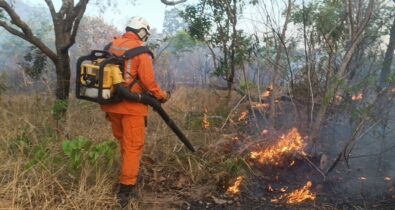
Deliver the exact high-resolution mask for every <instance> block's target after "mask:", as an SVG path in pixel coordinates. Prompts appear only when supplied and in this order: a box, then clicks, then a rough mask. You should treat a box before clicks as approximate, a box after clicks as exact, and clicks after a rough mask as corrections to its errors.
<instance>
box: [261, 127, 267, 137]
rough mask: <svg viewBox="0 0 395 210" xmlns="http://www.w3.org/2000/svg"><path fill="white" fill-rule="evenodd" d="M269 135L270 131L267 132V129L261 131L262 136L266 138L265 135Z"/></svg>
mask: <svg viewBox="0 0 395 210" xmlns="http://www.w3.org/2000/svg"><path fill="white" fill-rule="evenodd" d="M268 133H269V131H268V130H267V129H263V130H262V131H261V135H262V136H264V135H266V134H268Z"/></svg>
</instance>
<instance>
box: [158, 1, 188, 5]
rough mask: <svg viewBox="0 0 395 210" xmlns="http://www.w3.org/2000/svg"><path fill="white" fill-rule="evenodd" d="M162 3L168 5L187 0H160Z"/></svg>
mask: <svg viewBox="0 0 395 210" xmlns="http://www.w3.org/2000/svg"><path fill="white" fill-rule="evenodd" d="M160 1H161V2H162V3H163V4H166V5H169V6H174V5H176V4H180V3H184V2H186V1H187V0H178V1H168V0H160Z"/></svg>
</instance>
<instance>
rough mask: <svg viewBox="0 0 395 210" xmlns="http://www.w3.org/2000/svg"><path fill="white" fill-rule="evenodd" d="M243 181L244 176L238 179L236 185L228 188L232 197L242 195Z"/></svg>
mask: <svg viewBox="0 0 395 210" xmlns="http://www.w3.org/2000/svg"><path fill="white" fill-rule="evenodd" d="M243 179H244V177H243V176H239V177H237V179H236V181H235V183H234V184H233V185H232V186H230V187H229V188H228V190H227V192H228V193H230V194H232V195H238V194H240V185H241V182H242V181H243Z"/></svg>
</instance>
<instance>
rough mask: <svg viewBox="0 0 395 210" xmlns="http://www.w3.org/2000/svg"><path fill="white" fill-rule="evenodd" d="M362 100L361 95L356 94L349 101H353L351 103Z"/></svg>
mask: <svg viewBox="0 0 395 210" xmlns="http://www.w3.org/2000/svg"><path fill="white" fill-rule="evenodd" d="M362 99H363V94H362V93H358V94H355V95H353V96H351V100H353V101H360V100H362Z"/></svg>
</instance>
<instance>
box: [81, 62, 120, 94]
mask: <svg viewBox="0 0 395 210" xmlns="http://www.w3.org/2000/svg"><path fill="white" fill-rule="evenodd" d="M99 68H100V67H99V63H97V64H96V63H87V64H82V65H81V84H82V85H84V86H86V85H87V81H86V80H85V79H84V75H85V76H88V77H89V78H94V79H95V83H94V85H93V87H95V88H99ZM122 82H124V80H123V78H122V72H121V70H120V69H119V66H118V65H114V64H107V65H106V66H105V67H104V69H103V89H111V88H112V86H113V85H116V84H119V83H122Z"/></svg>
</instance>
